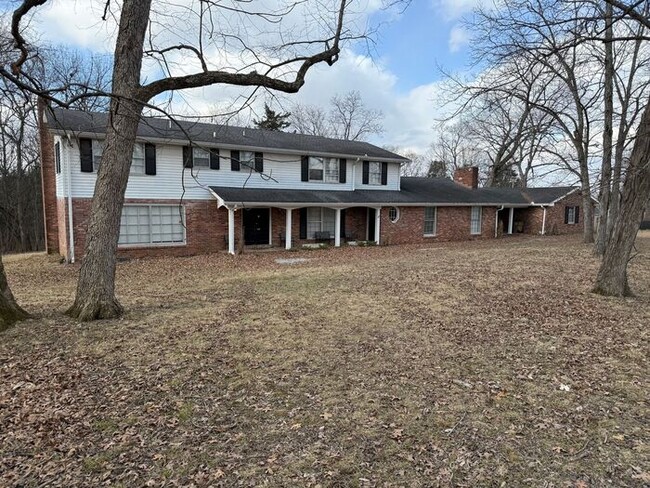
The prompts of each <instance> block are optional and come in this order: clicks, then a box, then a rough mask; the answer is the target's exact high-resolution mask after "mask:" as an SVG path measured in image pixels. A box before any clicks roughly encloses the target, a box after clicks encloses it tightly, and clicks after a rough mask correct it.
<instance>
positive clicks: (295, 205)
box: [210, 191, 530, 208]
mask: <svg viewBox="0 0 650 488" xmlns="http://www.w3.org/2000/svg"><path fill="white" fill-rule="evenodd" d="M210 192H211V193H212V194H213V195H214V196H215V197H216V198H217V200H218V201H219V202H223V203H220V204H219V206H220V207H221V206H226V207H233V206H234V207H237V208H241V207H248V208H252V207H278V208H302V207H328V208H352V207H500V206H502V205H503V204H500V203H475V204H473V203H433V202H423V203H396V202H366V203H363V202H361V203H359V202H354V203H341V202H336V203H325V202H245V201H241V200H238V201H225V200H222V199H221V197H219V196H218V195H217V194H216V193H214V192H213V191H210ZM505 206H506V208H510V207H511V208H527V207H530V205H521V204H514V205H508V204H505Z"/></svg>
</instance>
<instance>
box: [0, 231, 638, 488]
mask: <svg viewBox="0 0 650 488" xmlns="http://www.w3.org/2000/svg"><path fill="white" fill-rule="evenodd" d="M639 247H640V249H641V251H642V254H641V255H640V256H638V257H637V258H636V259H635V260H634V261H633V264H632V266H631V283H632V286H633V289H634V290H635V291H636V292H637V293H638V296H637V297H636V298H634V299H607V298H602V297H599V296H595V295H592V294H591V293H590V292H589V288H590V286H591V281H592V279H593V276H594V273H595V270H596V264H597V263H596V260H595V259H594V258H593V257H592V256H591V255H590V252H589V250H588V247H586V246H584V245H582V244H580V243H579V241H578V240H577V238H569V237H554V238H545V239H540V238H513V239H507V240H503V241H499V242H496V243H462V244H444V245H443V244H441V245H436V244H432V245H431V246H430V249H423V248H422V247H421V246H419V247H418V246H414V247H390V248H356V249H345V250H324V251H311V252H307V251H305V252H296V253H290V254H278V253H265V254H257V255H245V256H240V257H238V258H234V259H233V258H231V257H229V256H226V255H215V256H203V257H195V258H180V259H166V260H145V261H133V262H128V263H121V264H120V265H119V271H118V273H119V286H118V288H119V290H118V292H119V295H120V297H121V299H122V301H123V304H124V305H125V306H126V307H127V309H128V314H127V315H126V317H124V319H122V320H116V321H106V322H102V323H93V324H82V325H80V324H77V323H74V322H73V321H71V320H69V319H67V318H66V317H65V316H63V315H62V314H61V311H62V310H64V309H65V307H66V306H67V305H69V304H70V303H71V301H72V297H73V292H74V286H75V279H76V268H75V267H71V266H62V265H59V264H57V263H56V262H55V261H54V260H53V259H51V258H48V257H45V256H43V255H28V256H10V257H7V258H6V267H7V272H8V274H9V279H10V281H11V283H12V285H13V287H14V292H15V294H16V296H17V298H18V299H19V301H20V302H21V304H23V306H25V308H27V309H28V310H29V311H30V312H32V313H34V314H36V315H38V316H39V318H38V319H37V320H32V321H29V322H26V323H23V324H20V325H19V326H18V327H16V328H15V329H13V330H10V331H9V332H8V333H5V334H3V335H2V336H0V341H1V344H0V485H2V486H25V487H32V486H64V487H72V486H100V485H104V484H105V485H109V484H111V485H113V486H129V487H130V486H142V485H144V484H147V485H150V486H163V485H167V486H191V485H192V484H194V485H196V486H208V485H212V486H233V485H236V486H253V485H266V486H313V487H315V486H321V487H327V486H330V487H348V486H352V487H354V486H407V487H419V486H422V487H425V486H427V487H428V486H539V487H558V486H562V487H564V486H567V487H569V486H570V487H587V486H589V487H592V486H593V487H596V486H598V487H600V486H643V485H646V486H647V485H648V484H650V404H649V394H648V392H649V391H650V380H649V373H648V372H649V371H650V368H649V364H648V358H649V352H650V349H649V347H648V342H649V341H648V335H649V331H650V327H649V324H650V236H647V235H646V236H643V237H641V238H640V239H639ZM278 257H290V258H294V257H307V258H309V261H307V262H304V263H298V264H294V265H291V266H287V265H280V264H277V263H275V261H274V260H275V259H276V258H278Z"/></svg>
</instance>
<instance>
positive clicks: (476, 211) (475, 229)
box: [470, 207, 483, 235]
mask: <svg viewBox="0 0 650 488" xmlns="http://www.w3.org/2000/svg"><path fill="white" fill-rule="evenodd" d="M482 210H483V209H482V208H481V207H472V212H471V215H470V232H471V233H472V234H475V235H476V234H480V233H481V217H482Z"/></svg>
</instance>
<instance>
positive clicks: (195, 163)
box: [191, 146, 210, 169]
mask: <svg viewBox="0 0 650 488" xmlns="http://www.w3.org/2000/svg"><path fill="white" fill-rule="evenodd" d="M191 150H192V168H198V169H210V151H209V150H208V149H205V148H203V147H198V146H191ZM197 150H198V151H203V152H205V153H206V155H207V158H201V159H205V160H206V161H207V164H205V165H204V164H197V159H196V158H195V157H194V151H197Z"/></svg>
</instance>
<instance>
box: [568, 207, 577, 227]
mask: <svg viewBox="0 0 650 488" xmlns="http://www.w3.org/2000/svg"><path fill="white" fill-rule="evenodd" d="M567 208H568V209H569V210H568V215H567V225H576V206H575V205H573V206H571V205H568V206H567Z"/></svg>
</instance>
